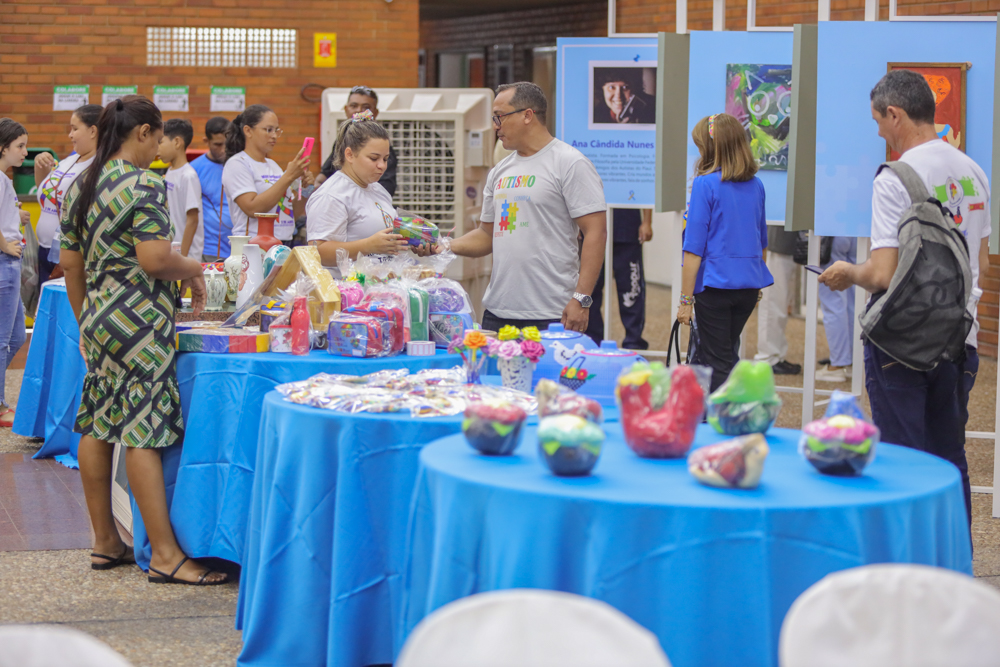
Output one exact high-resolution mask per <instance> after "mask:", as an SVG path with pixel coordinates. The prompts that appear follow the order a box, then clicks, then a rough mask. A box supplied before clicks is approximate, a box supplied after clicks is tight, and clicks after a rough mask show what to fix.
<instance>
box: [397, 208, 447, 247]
mask: <svg viewBox="0 0 1000 667" xmlns="http://www.w3.org/2000/svg"><path fill="white" fill-rule="evenodd" d="M392 228H393V231H394V232H396V233H397V234H399V235H400V236H402V237H403V238H404V239H405V240H406V242H407V243H409V244H410V245H411V246H414V247H417V246H421V245H424V244H425V243H426V244H428V245H433V244H435V243H437V242H438V236H439V232H438V228H437V225H435V224H434V223H433V222H430V221H428V220H424V219H423V218H419V217H417V216H415V215H401V216H397V217H396V219H395V220H393V221H392Z"/></svg>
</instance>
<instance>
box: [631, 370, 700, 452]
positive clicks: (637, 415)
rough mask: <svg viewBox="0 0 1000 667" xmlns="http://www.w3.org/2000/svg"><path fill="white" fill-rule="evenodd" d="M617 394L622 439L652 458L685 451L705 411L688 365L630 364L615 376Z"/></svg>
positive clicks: (693, 372) (695, 376) (695, 374)
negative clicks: (625, 370)
mask: <svg viewBox="0 0 1000 667" xmlns="http://www.w3.org/2000/svg"><path fill="white" fill-rule="evenodd" d="M668 386H669V394H667V387H668ZM617 394H618V402H619V405H620V406H621V422H622V429H623V430H624V431H625V442H626V443H628V446H629V447H630V448H631V449H632V451H633V452H635V453H636V454H638V455H639V456H642V457H646V458H656V459H662V458H678V457H681V456H684V455H685V454H687V452H688V449H690V448H691V443H693V442H694V435H695V430H696V429H697V428H698V424H699V423H701V417H702V415H703V414H704V411H705V390H704V389H702V387H701V384H700V383H699V382H698V375H697V373H696V372H695V370H694V369H693V368H692V367H690V366H678V367H677V368H675V369H674V371H673V373H670V372H669V371H668V370H667V369H666V367H665V366H664V365H663V364H661V363H658V362H654V363H652V364H647V363H642V362H640V363H637V364H633V366H632V368H631V369H630V370H629V371H627V372H625V373H623V374H622V375H621V376H620V377H619V378H618V387H617ZM664 396H666V400H665V401H664Z"/></svg>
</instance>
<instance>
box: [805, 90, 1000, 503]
mask: <svg viewBox="0 0 1000 667" xmlns="http://www.w3.org/2000/svg"><path fill="white" fill-rule="evenodd" d="M871 106H872V118H873V119H874V120H875V122H876V123H878V133H879V136H880V137H882V138H884V139H885V140H886V142H887V143H888V144H889V146H890V147H891V148H892V149H893V150H895V151H896V152H898V153H900V154H901V157H900V159H899V162H896V163H889V164H888V165H887V166H883V167H881V168H880V169H879V171H878V174H877V175H876V177H875V182H874V193H873V195H872V232H871V242H872V253H871V257H870V259H869V260H868V261H867V262H865V263H864V264H860V265H855V264H851V263H848V262H836V263H835V264H833V265H832V266H830V268H828V269H827V270H826V271H825V272H824V273H823V275H821V276H820V277H819V281H820V282H821V283H823V284H825V285H827V286H828V287H829V288H830V289H833V290H836V291H839V290H843V289H847V288H848V287H850V286H851V285H858V286H859V287H863V288H864V289H866V290H868V291H869V292H871V293H872V298H871V300H870V301H869V304H868V309H867V311H866V313H865V314H864V315H863V316H862V317H861V327H862V330H863V331H864V332H865V373H866V378H865V386H866V388H867V390H868V397H869V399H870V401H871V407H872V418H873V420H874V421H875V425H876V426H878V427H879V429H880V430H881V432H882V440H883V441H885V442H890V443H895V444H900V445H906V446H908V447H913V448H915V449H919V450H922V451H926V452H929V453H931V454H935V455H937V456H939V457H941V458H943V459H945V460H947V461H951V462H952V463H954V464H955V466H956V467H957V468H958V469H959V471H960V473H961V475H962V484H963V487H964V491H965V504H966V510H967V512H968V513H969V516H970V521H971V507H972V506H971V501H970V495H969V492H970V490H969V474H968V464H967V462H966V458H965V425H966V422H968V418H969V412H968V403H969V392H970V391H971V390H972V386H973V384H974V383H975V379H976V373H977V371H978V369H979V355H978V354H977V352H976V333H977V332H978V330H979V325H978V321H977V320H976V307H977V304H978V302H979V297H980V296H981V295H982V290H981V289H980V288H979V281H978V278H979V275H980V272H981V271H985V270H986V269H987V267H988V266H989V250H988V241H987V240H986V239H987V238H988V237H989V235H990V200H989V193H990V189H989V188H990V186H989V182H988V180H987V178H986V174H985V173H984V172H983V170H982V169H981V168H980V167H979V165H977V164H976V163H975V162H973V161H972V159H971V158H969V157H968V156H967V155H965V154H964V153H962V152H961V151H960V150H958V149H957V148H955V147H953V146H951V145H950V144H949V143H948V142H947V141H943V140H942V139H941V137H940V136H939V135H938V133H937V131H936V129H935V125H934V112H935V99H934V94H933V93H932V92H931V89H930V86H928V84H927V81H926V80H925V79H924V77H923V76H921V75H920V74H917V73H915V72H911V71H908V70H895V71H893V72H890V73H888V74H886V75H885V76H884V77H882V80H881V81H879V82H878V84H877V85H876V86H875V88H873V89H872V92H871Z"/></svg>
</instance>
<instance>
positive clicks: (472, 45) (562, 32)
mask: <svg viewBox="0 0 1000 667" xmlns="http://www.w3.org/2000/svg"><path fill="white" fill-rule="evenodd" d="M607 34H608V4H607V2H605V1H601V2H588V3H582V4H579V5H568V6H563V7H549V8H544V9H533V10H528V11H523V10H518V11H514V12H503V13H497V14H487V15H483V16H470V17H464V18H457V19H439V20H431V21H421V22H420V46H421V48H423V49H425V50H426V53H427V60H426V62H427V85H428V86H436V85H437V81H436V77H437V67H436V60H435V56H436V55H437V54H438V53H440V52H443V51H452V52H455V51H468V52H472V51H478V52H481V53H484V54H485V56H486V85H487V86H488V87H490V88H495V87H496V86H497V82H496V77H495V74H494V70H493V66H494V62H493V45H494V44H513V46H514V54H513V55H514V80H515V81H523V80H526V79H529V80H530V79H531V59H530V57H529V56H528V53H529V52H530V51H531V49H533V48H535V47H538V46H555V45H556V38H557V37H601V36H606V35H607Z"/></svg>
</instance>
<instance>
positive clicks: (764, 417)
mask: <svg viewBox="0 0 1000 667" xmlns="http://www.w3.org/2000/svg"><path fill="white" fill-rule="evenodd" d="M780 411H781V399H780V398H778V394H777V393H776V392H775V389H774V372H773V371H772V370H771V365H770V364H768V363H767V362H766V361H740V362H739V363H737V364H736V367H735V368H733V370H732V372H731V373H730V374H729V378H728V379H727V380H726V381H725V383H723V385H722V386H721V387H719V388H718V389H716V390H715V392H714V393H713V394H712V395H711V396H710V397H709V399H708V423H709V424H711V425H712V427H713V428H715V430H716V431H718V432H719V433H722V434H724V435H747V434H750V433H766V432H767V430H768V429H769V428H771V426H772V425H773V424H774V420H775V419H777V418H778V413H779V412H780Z"/></svg>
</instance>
